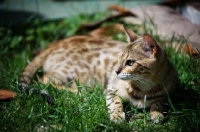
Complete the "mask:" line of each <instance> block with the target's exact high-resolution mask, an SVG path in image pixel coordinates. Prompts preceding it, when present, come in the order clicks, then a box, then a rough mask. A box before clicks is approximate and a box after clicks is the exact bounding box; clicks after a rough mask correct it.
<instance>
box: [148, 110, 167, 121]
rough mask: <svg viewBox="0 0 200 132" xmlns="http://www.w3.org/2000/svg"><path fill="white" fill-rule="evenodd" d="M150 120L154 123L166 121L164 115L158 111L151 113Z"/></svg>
mask: <svg viewBox="0 0 200 132" xmlns="http://www.w3.org/2000/svg"><path fill="white" fill-rule="evenodd" d="M150 119H151V120H152V122H153V123H160V122H162V121H163V120H164V115H163V114H162V113H160V112H158V111H153V112H150Z"/></svg>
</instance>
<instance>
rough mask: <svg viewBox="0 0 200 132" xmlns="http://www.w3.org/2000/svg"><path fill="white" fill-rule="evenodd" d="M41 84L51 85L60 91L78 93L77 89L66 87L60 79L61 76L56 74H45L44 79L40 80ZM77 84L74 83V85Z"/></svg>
mask: <svg viewBox="0 0 200 132" xmlns="http://www.w3.org/2000/svg"><path fill="white" fill-rule="evenodd" d="M40 82H41V83H43V84H51V85H52V86H53V87H55V88H57V89H59V90H67V91H69V92H71V93H76V92H78V89H77V87H72V88H71V87H66V85H65V84H64V83H63V82H62V80H60V79H59V76H58V75H57V74H55V73H45V74H44V75H43V77H42V78H41V79H40ZM74 83H75V82H73V84H72V85H75V84H74Z"/></svg>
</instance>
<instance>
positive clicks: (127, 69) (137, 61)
mask: <svg viewBox="0 0 200 132" xmlns="http://www.w3.org/2000/svg"><path fill="white" fill-rule="evenodd" d="M124 30H125V33H126V35H127V40H128V44H127V45H126V46H125V48H124V50H123V51H122V52H121V54H120V56H119V58H118V66H117V69H116V74H117V76H118V77H119V78H120V79H123V80H135V81H142V80H144V79H145V78H148V77H149V76H151V75H153V74H154V72H155V68H156V67H157V66H159V62H160V61H159V60H160V59H162V56H164V51H163V49H162V48H161V47H160V46H159V45H158V43H157V42H156V41H155V40H154V39H153V38H152V37H151V36H150V35H148V34H144V35H143V36H142V37H140V36H138V35H137V34H135V33H134V32H132V31H131V30H130V29H128V28H126V27H124Z"/></svg>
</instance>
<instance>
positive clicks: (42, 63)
mask: <svg viewBox="0 0 200 132" xmlns="http://www.w3.org/2000/svg"><path fill="white" fill-rule="evenodd" d="M123 28H124V31H125V33H126V36H127V40H128V43H127V44H126V43H124V42H119V41H114V40H105V39H101V38H95V37H90V36H73V37H69V38H66V39H63V40H60V41H58V42H56V43H54V44H51V46H50V47H48V48H47V49H45V50H44V51H42V52H41V53H40V54H39V55H37V56H36V57H35V58H34V59H33V60H32V61H31V62H30V63H29V64H28V65H27V66H26V68H25V69H24V71H23V72H22V74H21V76H20V79H19V84H20V86H21V87H22V89H24V90H26V91H30V90H31V89H32V88H30V86H29V85H30V83H31V79H32V78H33V76H34V74H35V73H36V71H37V70H38V69H39V68H40V67H42V68H43V71H44V75H43V76H42V77H41V79H40V81H41V82H42V83H44V84H47V83H50V84H51V85H53V86H54V87H56V88H58V89H65V90H67V91H69V92H77V91H78V89H77V86H76V82H75V80H76V79H79V81H80V83H84V84H87V85H93V84H94V82H99V83H101V84H102V87H103V88H104V92H105V94H106V105H107V107H108V113H109V115H110V120H112V121H114V122H115V123H119V122H121V121H124V120H125V113H124V112H123V105H122V101H121V99H125V100H128V101H129V102H130V104H132V105H133V106H136V107H137V108H144V107H145V108H148V107H150V119H151V120H152V121H153V122H154V123H158V122H160V121H162V120H163V119H164V116H163V114H162V113H161V112H160V110H161V109H162V106H163V103H164V102H165V101H166V100H167V98H168V95H169V96H170V95H172V94H173V92H174V90H175V89H176V85H177V82H178V76H177V72H176V70H175V68H174V67H173V65H172V63H171V62H170V60H169V59H168V58H167V55H166V53H165V51H164V49H163V48H162V47H161V46H160V45H159V44H158V43H157V42H156V41H155V40H154V39H153V38H152V37H151V36H150V35H148V34H144V35H143V36H142V37H140V36H139V35H137V34H135V33H134V32H133V31H131V30H130V29H128V28H126V27H125V26H124V27H123ZM66 86H68V87H66ZM34 90H35V89H34V88H33V91H34ZM40 94H41V95H43V96H45V97H46V98H47V101H48V102H49V103H52V102H53V101H52V99H51V97H50V96H49V95H48V93H47V91H44V90H40Z"/></svg>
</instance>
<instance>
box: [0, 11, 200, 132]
mask: <svg viewBox="0 0 200 132" xmlns="http://www.w3.org/2000/svg"><path fill="white" fill-rule="evenodd" d="M103 16H104V15H103V13H96V14H91V15H84V14H80V15H78V16H74V17H70V18H66V19H61V20H56V21H46V22H44V21H40V20H31V19H30V20H27V21H24V22H21V23H19V24H18V25H4V26H1V27H0V49H1V52H0V89H7V90H11V91H15V92H16V93H17V94H18V96H17V97H16V98H15V99H13V100H9V101H1V102H0V111H1V112H0V117H1V120H0V131H1V132H16V131H18V132H22V131H23V132H29V131H44V130H46V129H47V130H46V131H87V132H88V131H95V132H96V131H97V132H98V131H117V132H124V131H127V132H129V131H132V132H134V131H138V132H153V131H155V132H161V131H162V132H184V131H185V132H190V131H191V132H197V131H200V67H199V64H200V60H199V59H194V58H193V57H192V56H190V55H186V54H184V53H181V51H180V50H181V47H180V48H179V49H178V50H177V51H174V49H173V48H172V47H173V46H172V44H173V43H174V42H178V43H180V44H186V43H187V40H186V39H184V38H179V39H177V38H175V37H174V36H173V35H172V37H171V40H170V41H168V42H165V41H164V40H162V39H161V37H160V36H159V34H152V29H148V28H147V27H145V25H144V24H141V25H135V26H131V25H130V24H126V25H127V26H128V27H130V28H132V29H133V30H134V31H135V32H136V33H137V32H138V31H139V29H142V30H143V31H144V33H150V34H152V35H153V36H154V37H155V38H156V40H157V41H158V42H159V43H161V44H164V43H165V45H163V46H164V47H165V49H166V52H167V54H168V56H169V58H170V60H171V61H172V62H173V64H174V65H175V67H176V69H177V71H178V73H179V78H180V85H179V89H178V90H177V92H176V94H175V97H173V98H171V99H170V98H169V100H168V105H166V108H165V109H164V110H163V113H164V114H165V116H166V119H165V121H164V122H163V123H160V124H153V123H152V122H151V121H150V119H149V116H148V114H149V111H148V109H144V110H138V109H136V108H135V107H132V106H130V105H129V104H128V103H127V102H125V104H126V106H125V107H124V109H125V111H126V117H127V118H130V120H128V121H126V122H123V123H121V124H115V123H113V122H111V121H110V120H109V116H108V114H107V108H106V105H105V96H104V94H103V91H102V90H101V86H100V85H99V84H96V86H95V87H94V88H93V91H92V92H91V91H88V90H87V89H88V86H86V85H84V84H78V83H77V86H78V87H82V89H83V90H82V91H80V92H78V93H77V94H71V93H67V92H66V91H61V90H60V91H59V90H57V89H55V88H53V87H52V86H51V85H43V84H40V83H39V82H38V78H39V76H40V75H41V73H42V69H40V70H39V71H38V72H37V74H36V76H35V77H34V80H33V82H32V86H33V87H36V88H38V89H48V91H49V93H50V95H51V96H52V97H53V99H54V100H55V104H54V105H52V106H49V105H48V104H47V103H46V102H44V101H43V100H42V98H41V96H39V95H35V94H31V93H30V94H26V93H24V92H20V90H19V89H18V79H19V76H20V73H21V72H22V70H23V68H24V67H25V66H26V65H27V64H28V62H29V61H30V60H32V59H33V57H34V56H35V55H36V54H38V53H39V52H40V51H41V50H42V49H44V48H45V47H47V45H48V43H49V42H52V41H55V40H59V39H62V38H65V37H68V36H71V35H75V31H76V30H77V29H78V27H80V26H81V24H82V23H83V22H84V23H85V22H87V23H90V22H94V21H96V20H99V19H102V18H103ZM111 23H118V21H114V22H111ZM111 23H104V25H106V24H111ZM113 38H114V39H117V40H120V39H121V40H124V38H118V37H116V36H113ZM166 43H167V44H166ZM133 118H134V119H133ZM39 128H40V129H39Z"/></svg>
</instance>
